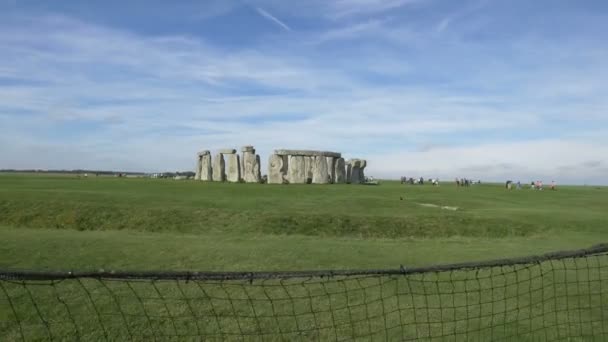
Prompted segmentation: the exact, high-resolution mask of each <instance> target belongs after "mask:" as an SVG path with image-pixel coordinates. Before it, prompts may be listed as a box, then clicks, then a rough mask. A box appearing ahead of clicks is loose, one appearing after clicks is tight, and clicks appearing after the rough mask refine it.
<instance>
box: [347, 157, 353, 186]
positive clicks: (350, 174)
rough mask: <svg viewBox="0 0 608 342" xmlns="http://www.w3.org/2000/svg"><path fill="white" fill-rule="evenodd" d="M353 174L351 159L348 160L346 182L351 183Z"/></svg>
mask: <svg viewBox="0 0 608 342" xmlns="http://www.w3.org/2000/svg"><path fill="white" fill-rule="evenodd" d="M352 175H353V166H352V165H351V163H350V160H349V161H347V162H346V183H348V184H350V179H351V177H352Z"/></svg>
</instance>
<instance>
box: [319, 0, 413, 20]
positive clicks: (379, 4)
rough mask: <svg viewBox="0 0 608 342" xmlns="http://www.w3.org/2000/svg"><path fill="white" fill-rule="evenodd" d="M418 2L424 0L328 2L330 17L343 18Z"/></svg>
mask: <svg viewBox="0 0 608 342" xmlns="http://www.w3.org/2000/svg"><path fill="white" fill-rule="evenodd" d="M420 2H424V0H336V1H331V2H330V8H331V9H332V12H331V16H332V17H334V18H343V17H348V16H355V15H362V14H366V15H371V14H375V13H381V12H386V11H388V10H393V9H396V8H400V7H402V6H405V5H410V4H415V3H420Z"/></svg>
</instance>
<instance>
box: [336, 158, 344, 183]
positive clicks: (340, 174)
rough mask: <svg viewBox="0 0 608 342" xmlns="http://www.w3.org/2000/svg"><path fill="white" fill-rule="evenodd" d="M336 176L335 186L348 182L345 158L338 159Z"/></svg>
mask: <svg viewBox="0 0 608 342" xmlns="http://www.w3.org/2000/svg"><path fill="white" fill-rule="evenodd" d="M335 175H336V178H335V180H334V183H335V184H342V183H345V182H346V169H345V164H344V158H337V159H336V167H335Z"/></svg>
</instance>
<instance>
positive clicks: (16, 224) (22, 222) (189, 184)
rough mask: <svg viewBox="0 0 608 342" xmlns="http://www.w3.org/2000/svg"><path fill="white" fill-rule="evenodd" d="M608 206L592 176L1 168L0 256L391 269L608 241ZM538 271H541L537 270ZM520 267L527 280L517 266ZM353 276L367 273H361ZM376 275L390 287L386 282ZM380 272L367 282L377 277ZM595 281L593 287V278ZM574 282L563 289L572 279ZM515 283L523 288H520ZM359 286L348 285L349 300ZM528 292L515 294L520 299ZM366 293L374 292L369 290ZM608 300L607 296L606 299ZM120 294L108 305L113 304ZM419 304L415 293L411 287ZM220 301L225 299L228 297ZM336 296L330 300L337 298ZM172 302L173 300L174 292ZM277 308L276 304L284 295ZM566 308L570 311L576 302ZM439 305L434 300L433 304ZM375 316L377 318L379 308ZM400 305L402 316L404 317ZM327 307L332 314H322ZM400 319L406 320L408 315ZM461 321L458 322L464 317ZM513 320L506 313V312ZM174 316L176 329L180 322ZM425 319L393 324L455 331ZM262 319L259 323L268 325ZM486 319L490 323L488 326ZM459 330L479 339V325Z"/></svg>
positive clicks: (90, 262)
mask: <svg viewBox="0 0 608 342" xmlns="http://www.w3.org/2000/svg"><path fill="white" fill-rule="evenodd" d="M442 207H445V208H442ZM606 208H608V188H606V187H593V186H586V187H576V186H561V187H559V189H558V190H557V191H549V190H544V191H532V190H530V189H527V188H526V189H523V190H511V191H507V190H506V189H504V186H502V185H492V184H488V185H485V184H484V185H475V186H472V187H468V188H458V187H456V186H454V185H453V184H448V183H446V184H442V185H441V186H439V187H433V186H430V185H424V186H411V185H401V184H399V182H391V181H384V182H381V184H380V185H379V186H362V185H288V186H282V185H261V184H227V183H226V184H219V183H203V182H194V181H175V180H164V179H138V178H135V179H130V178H108V177H88V178H82V177H80V178H79V177H76V176H65V175H31V174H28V175H24V174H0V241H2V243H1V244H0V268H2V269H33V270H58V271H59V270H65V271H69V270H81V271H82V270H99V269H105V270H192V271H272V270H281V271H286V270H315V269H345V268H349V269H352V268H356V269H361V268H393V269H394V268H398V267H399V265H405V266H406V267H410V266H419V265H428V264H436V263H454V262H460V261H473V260H486V259H493V258H505V257H511V256H523V255H528V254H540V253H544V252H548V251H553V250H560V249H576V248H582V247H588V246H590V245H593V244H597V243H600V242H608V212H607V211H606ZM564 272H566V271H565V270H564ZM566 273H567V272H566ZM602 274H603V273H602ZM528 276H529V277H531V275H530V274H528ZM577 277H578V275H577ZM581 277H583V276H581ZM586 277H587V278H588V279H590V278H589V277H591V276H590V275H589V274H587V275H586ZM503 278H505V279H503V281H505V282H507V281H508V280H507V279H506V277H503ZM583 278H584V277H583ZM530 279H532V278H530ZM534 279H536V278H534ZM577 279H579V278H577ZM91 281H92V280H91ZM365 281H375V280H369V279H368V280H365ZM518 281H520V282H521V279H519V280H518ZM398 284H399V282H397V283H395V285H396V288H397V290H395V291H397V292H395V293H398V287H399V286H398ZM408 284H409V283H408ZM421 284H425V282H424V281H422V282H421ZM429 284H430V283H429ZM465 284H466V282H465ZM476 284H477V285H475V284H472V285H471V284H469V286H481V285H480V281H479V279H477V283H476ZM505 284H506V283H505ZM85 285H86V284H85ZM355 285H356V286H358V285H360V282H357V283H356V284H354V285H353V286H355ZM503 285H504V284H503ZM598 285H599V284H598ZM87 286H90V287H89V288H90V289H91V291H93V293H95V291H103V289H102V288H101V287H96V285H94V284H92V283H91V284H89V285H87ZM99 286H101V285H99ZM116 286H118V285H116ZM374 286H375V287H379V288H383V286H384V285H383V284H380V285H374ZM374 286H371V285H370V288H372V287H374ZM594 286H596V285H594ZM423 287H424V286H423ZM504 287H505V288H506V287H507V286H506V285H505V286H504ZM530 287H532V286H531V285H530ZM79 288H80V287H78V286H77V285H74V284H72V285H69V286H67V287H66V289H63V290H60V291H68V292H69V291H78V289H79ZM480 288H481V287H478V289H480ZM589 288H590V290H592V289H591V286H590V287H589ZM100 289H101V290H100ZM423 289H424V291H427V290H429V289H428V288H423ZM469 289H470V287H469ZM81 290H82V289H81ZM123 290H125V291H131V290H130V289H123ZM359 290H360V289H359ZM564 290H566V291H567V290H568V286H566V287H565V288H564ZM570 290H571V291H572V289H570ZM7 291H8V292H9V294H11V296H12V295H14V296H15V297H14V298H15V301H16V302H19V301H18V300H17V299H18V298H22V297H20V296H23V293H22V292H23V289H20V288H18V287H17V288H9V289H7ZM11 291H14V292H11ZM114 291H116V292H118V293H120V291H121V290H120V289H119V288H116V289H114ZM142 291H145V290H142ZM166 291H167V293H166V294H169V295H170V294H171V293H173V294H175V293H174V291H176V290H175V289H173V290H171V289H166ZM172 291H173V292H172ZM385 291H387V289H386V288H385ZM429 291H431V290H429ZM432 291H434V290H432ZM432 291H431V292H432ZM437 291H439V289H437ZM515 291H516V294H517V293H519V292H518V291H520V289H519V288H517V289H515ZM553 291H555V292H554V296H558V295H559V294H561V292H560V291H559V288H557V290H556V288H554V289H553ZM431 292H429V293H431ZM0 294H1V292H0ZM361 295H363V297H366V296H367V298H368V299H369V298H371V297H370V296H371V295H370V294H366V293H365V291H364V292H363V293H362V294H359V295H358V296H359V297H360V296H361ZM491 296H494V294H491ZM502 296H504V298H503V299H506V298H510V297H508V294H507V291H506V290H505V293H503V294H502ZM0 297H1V296H0ZM398 297H399V296H396V297H395V298H398ZM23 298H26V297H23ZM56 298H57V295H56V294H55V295H53V296H50V298H49V299H48V303H47V304H48V306H49V307H52V306H53V303H55V304H57V303H56V300H55V301H53V300H54V299H56ZM566 298H567V297H566ZM356 299H357V298H354V299H353V298H347V301H348V300H356ZM359 299H360V298H359ZM579 299H580V298H579ZM40 300H42V299H40ZM469 300H470V299H467V298H464V299H462V298H461V299H458V300H457V302H458V301H463V303H465V304H466V303H468V301H469ZM519 300H520V299H518V302H517V303H516V304H515V305H516V306H517V305H521V303H520V302H519ZM496 301H497V302H498V301H499V300H498V299H496ZM527 301H528V304H529V305H528V307H531V306H532V305H530V303H532V302H533V301H534V299H533V298H532V297H531V296H530V298H528V299H527ZM220 302H221V300H220ZM330 302H331V301H330ZM363 302H364V303H366V302H365V299H364V300H363ZM1 303H2V302H0V304H1ZM600 303H603V304H604V307H608V302H600ZM115 304H116V303H114V304H112V303H106V304H99V305H101V306H102V307H103V306H104V305H105V306H106V307H107V308H110V307H111V305H115ZM181 304H182V306H183V307H181V309H184V307H185V303H181ZM224 304H226V303H224ZM411 304H412V305H415V301H414V300H413V299H412V302H411ZM579 304H580V303H579ZM74 305H75V306H76V307H79V306H78V305H76V304H74ZM122 305H123V306H124V307H126V308H132V309H133V308H135V307H138V305H143V304H142V303H137V302H136V301H135V299H133V298H131V302H129V303H123V304H122ZM218 305H219V308H220V310H221V308H222V303H218ZM330 305H331V304H330ZM336 305H338V304H336V303H334V308H335V307H336ZM345 305H347V306H348V304H345ZM370 305H371V304H370ZM395 305H397V304H395ZM504 305H505V306H504V310H505V312H507V311H508V310H507V306H506V305H507V304H504ZM555 305H557V304H555ZM119 306H120V305H119ZM364 306H365V305H364ZM0 307H2V305H0ZM41 307H44V304H41ZM365 307H366V308H367V306H365ZM556 307H557V306H556ZM349 308H350V307H349ZM267 309H268V308H267ZM384 309H385V308H382V310H384ZM493 309H496V308H493ZM23 310H24V312H23V316H24V317H29V319H31V322H30V323H31V324H32V326H34V325H42V324H41V322H38V321H36V317H37V316H39V315H37V313H36V312H34V311H33V309H31V308H30V309H23ZM28 310H29V311H28ZM49 310H51V309H49ZM73 310H74V309H73ZM83 310H85V309H83ZM133 310H135V309H133ZM162 310H169V309H168V308H167V307H166V306H165V308H164V309H162ZM268 310H271V311H272V312H275V308H271V309H268ZM353 310H354V309H353ZM403 310H405V309H403ZM403 310H401V308H400V309H399V310H398V312H399V313H402V312H403ZM480 310H481V308H480ZM518 310H519V309H518ZM530 310H531V309H530ZM135 311H136V310H135ZM169 311H170V310H169ZM258 311H259V310H258ZM494 311H495V310H494ZM144 312H145V309H144ZM167 312H168V311H165V314H167ZM320 312H324V311H320ZM382 312H384V311H382ZM489 312H490V311H489ZM543 312H544V311H543ZM372 313H373V310H372ZM529 313H531V311H529ZM257 314H258V315H259V312H258V313H257ZM441 314H442V315H444V314H446V313H445V312H442V313H441ZM518 314H519V311H518ZM603 314H604V312H603V311H602V310H600V312H597V313H595V314H593V315H591V316H592V318H594V319H592V320H591V321H593V322H600V323H602V322H603V321H602V319H599V318H598V317H600V315H601V317H602V318H603ZM607 314H608V313H607ZM454 315H455V313H454ZM467 315H468V313H467ZM565 315H566V316H565V317H568V315H569V314H568V313H565ZM372 316H373V315H372ZM429 316H430V313H429V312H427V316H426V318H427V319H428V318H429ZM479 316H480V318H479V320H478V323H479V325H480V327H481V326H485V325H487V326H490V325H491V324H495V323H496V322H494V320H495V319H496V320H497V321H501V320H502V321H504V322H511V323H513V322H515V323H517V322H518V319H517V317H516V318H513V319H512V320H511V321H509V318H508V317H506V315H505V317H502V318H501V317H493V318H492V322H489V321H486V320H483V319H481V311H480V314H479ZM11 317H12V314H11V313H10V311H9V310H7V306H4V308H2V309H0V338H1V337H3V336H4V337H5V338H4V339H9V340H10V339H18V336H19V335H18V333H17V330H16V328H15V326H14V324H13V325H11V324H9V323H5V324H2V322H10V321H11V319H14V317H12V318H11ZM366 317H367V318H368V320H369V317H370V314H369V311H368V312H367V313H366ZM454 317H455V316H454ZM442 318H444V319H445V318H446V317H442ZM561 318H562V316H561V314H560V316H558V315H556V317H555V322H556V323H555V324H556V325H559V324H558V323H559V320H560V319H561ZM148 319H150V318H148ZM316 319H317V317H315V320H316ZM390 319H395V320H397V321H398V319H397V318H394V317H393V318H390ZM438 319H439V318H438ZM319 320H321V321H323V319H322V318H319ZM454 320H456V318H454ZM565 321H566V322H568V321H569V320H568V319H566V320H565ZM87 322H88V321H87ZM400 322H401V324H403V321H400ZM604 322H605V321H604ZM144 323H145V322H144ZM144 323H142V322H138V323H133V324H135V326H133V327H132V328H133V329H134V331H139V330H138V329H140V331H148V332H149V331H150V329H151V327H152V326H154V324H151V322H150V321H149V320H148V321H147V325H146V324H144ZM296 323H297V322H296ZM453 323H454V322H453ZM456 323H457V322H456ZM456 323H454V324H455V325H454V332H456V331H457V330H456V329H457V328H456V326H457V325H458V324H456ZM511 323H509V324H511ZM515 323H514V324H515ZM87 324H90V325H91V326H94V325H95V324H94V323H93V322H88V323H86V322H85V323H83V325H82V326H83V328H82V329H83V330H82V331H81V333H82V335H78V334H76V335H74V334H75V333H74V329H73V327H72V326H71V325H68V326H67V327H66V326H60V327H58V328H57V330H52V331H54V332H56V333H57V334H58V335H57V336H64V337H65V336H71V337H73V338H75V337H80V338H83V339H90V340H93V339H97V338H99V337H100V336H101V335H98V334H99V333H100V332H99V330H95V329H93V328H91V329H87V328H86V327H87ZM137 324H139V325H140V326H139V325H137ZM235 324H236V323H235V322H222V323H221V324H218V328H221V327H223V328H224V333H225V332H226V331H230V329H234V330H235V331H242V329H244V328H243V327H241V326H238V329H240V330H238V329H236V328H235ZM252 324H253V323H252ZM258 324H259V322H258ZM302 324H304V323H302ZM462 324H464V323H462ZM462 324H461V325H462ZM468 324H469V323H467V327H468ZM535 324H536V323H535ZM268 325H269V326H276V325H277V324H276V322H274V323H268ZM280 325H281V324H279V326H280ZM386 326H387V321H386V318H385V320H384V327H386ZM397 326H399V324H397ZM505 326H509V327H510V325H508V324H506V323H505ZM543 326H544V324H543ZM590 326H591V328H593V326H592V325H590ZM197 327H198V326H197ZM568 327H569V328H570V326H568ZM190 328H191V329H194V327H190ZM258 328H259V327H258ZM300 328H301V327H300ZM351 328H352V331H351V330H349V333H350V332H352V334H351V335H348V334H347V336H351V337H352V336H355V335H357V336H359V334H358V333H357V334H355V333H354V329H355V327H354V325H352V326H351ZM511 328H512V327H510V328H508V329H506V330H505V331H504V332H502V333H497V335H495V331H494V330H492V329H493V328H491V329H490V330H483V329H481V330H478V333H479V335H478V336H477V338H478V339H480V340H483V339H488V338H492V339H493V338H494V337H501V336H502V338H507V337H509V336H513V333H512V331H514V330H512V329H511ZM516 328H517V327H516ZM579 328H580V327H579ZM79 329H80V328H79ZM167 329H169V330H171V329H173V331H177V330H176V328H175V326H173V327H172V328H171V327H170V328H167ZM294 329H295V328H294ZM416 329H418V328H416ZM416 329H414V331H413V332H412V331H409V332H406V331H404V330H403V329H401V330H400V331H397V332H396V333H397V335H384V337H388V338H389V339H405V338H406V337H407V336H413V337H419V338H425V337H426V338H428V337H432V336H444V337H445V336H448V335H441V334H439V333H437V331H438V330H433V328H431V327H427V330H426V333H424V332H421V331H420V330H416ZM437 329H439V328H437ZM442 329H443V328H442ZM513 329H515V328H513ZM517 329H519V328H517ZM522 329H523V328H522ZM525 329H527V330H526V331H528V333H529V336H528V338H529V339H530V340H535V339H536V338H537V337H538V336H542V335H534V334H536V333H539V334H542V333H544V334H545V337H546V334H547V332H546V330H542V329H541V330H538V331H536V330H534V329H533V328H532V324H531V323H530V326H529V327H528V325H527V323H526V327H525ZM564 329H565V328H564ZM219 330H220V332H219V333H218V332H216V333H218V334H219V335H218V336H220V337H222V338H226V336H230V335H225V334H224V335H223V333H221V330H222V329H219ZM262 330H264V329H263V328H261V330H260V329H258V332H260V331H262ZM300 330H302V329H300ZM304 330H306V329H304ZM381 330H382V329H380V330H378V331H381ZM465 330H466V329H465ZM465 330H463V331H465ZM44 331H45V330H44V329H42V330H41V332H40V333H41V334H43V335H42V336H43V337H44ZM91 331H93V332H91ZM366 331H367V335H366V334H365V333H362V334H361V336H368V337H369V336H372V337H373V336H374V334H372V332H374V331H373V328H372V326H371V325H369V326H368V329H367V330H366ZM467 331H468V330H467ZM534 331H536V332H534ZM556 331H557V332H558V335H556V336H558V337H559V336H561V335H559V331H560V330H559V329H557V330H556ZM585 331H587V330H585ZM76 332H77V333H78V330H77V331H76ZM85 332H87V333H89V335H87V334H85ZM489 332H491V335H485V334H486V333H489ZM533 332H534V333H533ZM581 332H582V330H581ZM123 333H125V334H126V333H127V332H123ZM385 333H386V332H385ZM435 333H437V334H435ZM567 333H570V330H569V331H568V332H566V331H565V330H564V335H563V336H578V335H577V334H575V333H573V334H572V335H567ZM142 334H143V333H142ZM318 334H319V335H305V336H304V339H307V338H312V339H314V338H321V339H326V338H331V339H333V338H334V336H338V335H337V333H336V331H335V329H334V330H332V329H328V331H327V332H323V331H321V332H318ZM324 334H328V335H324ZM332 334H333V335H332ZM408 334H410V335H408ZM411 334H413V335H411ZM136 335H137V334H136ZM253 335H255V334H253ZM253 335H252V336H253ZM32 336H38V335H35V334H34V335H32ZM117 336H123V335H120V334H118V335H117ZM124 336H126V335H124ZM142 336H144V335H142ZM209 336H211V335H209ZM456 336H457V337H458V336H460V337H463V338H465V339H475V338H472V335H458V334H456ZM518 336H520V335H518ZM52 337H53V336H51V338H52ZM267 337H268V336H267ZM520 337H521V336H520ZM46 338H48V336H46ZM117 338H118V339H119V338H120V337H117ZM235 338H236V337H235ZM142 339H145V338H144V337H142ZM264 339H270V338H264ZM372 339H373V338H372ZM507 339H508V338H507ZM598 340H600V339H598Z"/></svg>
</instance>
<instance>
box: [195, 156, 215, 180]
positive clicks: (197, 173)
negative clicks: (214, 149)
mask: <svg viewBox="0 0 608 342" xmlns="http://www.w3.org/2000/svg"><path fill="white" fill-rule="evenodd" d="M210 153H211V152H209V150H204V151H200V152H198V153H197V154H196V170H194V173H195V175H194V179H195V180H201V172H202V162H203V157H204V156H206V155H209V154H210Z"/></svg>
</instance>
